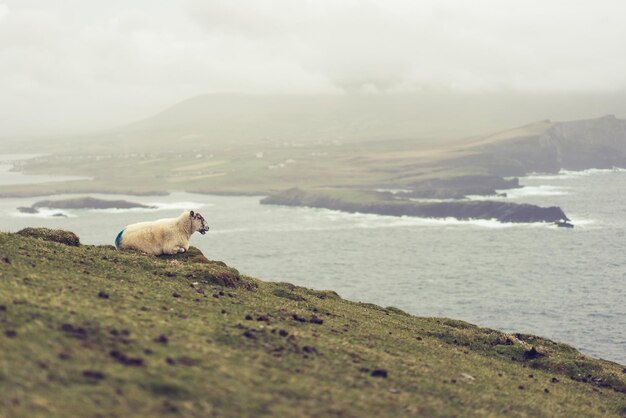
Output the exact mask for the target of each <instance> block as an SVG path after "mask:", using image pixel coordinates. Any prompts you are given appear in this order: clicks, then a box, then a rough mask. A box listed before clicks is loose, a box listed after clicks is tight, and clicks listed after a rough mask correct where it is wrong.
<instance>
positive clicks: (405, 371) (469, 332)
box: [0, 231, 626, 418]
mask: <svg viewBox="0 0 626 418" xmlns="http://www.w3.org/2000/svg"><path fill="white" fill-rule="evenodd" d="M39 235H41V234H40V233H39V232H37V231H34V233H33V234H31V236H30V237H26V236H21V235H18V234H5V233H0V394H1V395H0V416H2V417H29V418H30V417H68V416H85V417H87V416H93V417H99V416H118V417H129V416H145V417H156V416H187V417H208V416H216V417H217V416H220V417H247V416H248V417H260V416H267V417H276V416H285V417H318V416H341V417H362V416H378V417H399V416H442V417H443V416H446V417H449V416H464V417H465V416H476V417H485V416H504V415H506V416H518V417H539V416H546V417H554V416H562V417H595V416H623V415H624V414H626V368H624V366H622V365H618V364H615V363H611V362H607V361H602V360H597V359H592V358H590V357H588V356H585V355H582V354H580V353H579V352H577V351H576V350H574V349H573V348H571V347H569V346H566V345H563V344H559V343H555V342H552V341H549V340H546V339H543V338H538V337H533V336H530V335H521V334H514V335H511V334H504V333H501V332H498V331H494V330H489V329H484V328H478V327H476V326H474V325H471V324H468V323H465V322H461V321H455V320H451V319H446V318H418V317H414V316H411V315H408V314H406V313H404V312H402V311H400V310H398V309H395V308H391V307H389V308H383V307H379V306H375V305H371V304H363V303H355V302H350V301H347V300H344V299H341V298H340V297H339V296H338V295H336V294H335V293H334V292H331V291H317V290H310V289H305V288H301V287H296V286H293V285H290V284H286V283H267V282H262V281H260V280H257V279H254V278H250V277H243V276H240V275H239V273H238V272H237V271H236V270H234V269H232V268H229V267H226V266H224V265H223V264H222V263H219V262H213V261H208V260H206V259H205V258H204V257H202V255H201V254H199V253H198V252H196V251H192V252H191V253H189V255H186V256H184V257H179V258H176V259H173V258H155V257H150V256H144V255H139V254H136V253H131V252H120V251H116V250H115V249H114V248H113V247H110V246H104V247H97V246H79V247H74V246H68V245H65V244H61V243H56V242H50V241H44V240H42V239H38V238H36V237H37V236H39ZM32 236H35V237H32ZM43 236H44V237H47V238H48V239H57V240H61V241H64V240H65V235H64V234H59V233H56V234H50V233H47V234H43ZM309 274H310V275H311V276H314V275H315V271H310V272H309Z"/></svg>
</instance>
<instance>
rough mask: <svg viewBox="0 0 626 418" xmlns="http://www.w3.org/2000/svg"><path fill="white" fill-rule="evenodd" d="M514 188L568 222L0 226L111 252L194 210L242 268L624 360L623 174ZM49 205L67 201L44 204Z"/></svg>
mask: <svg viewBox="0 0 626 418" xmlns="http://www.w3.org/2000/svg"><path fill="white" fill-rule="evenodd" d="M3 174H4V173H3V172H1V171H0V179H1V177H2V176H3ZM0 181H1V180H0ZM521 182H522V184H523V185H524V186H525V187H524V188H522V189H519V190H515V191H509V192H508V197H507V198H506V199H509V200H511V201H515V202H528V203H535V204H540V205H558V206H561V207H562V208H563V210H564V211H565V212H566V214H567V215H568V216H569V217H570V218H572V220H573V222H574V223H575V224H576V228H574V229H564V228H557V227H555V226H550V225H545V224H526V225H524V224H519V225H517V224H501V223H498V222H495V221H457V220H451V219H450V220H433V219H419V218H405V217H403V218H396V217H387V216H378V215H365V214H347V213H341V212H337V211H330V210H324V209H311V208H291V207H280V206H262V205H260V204H259V203H258V202H259V199H260V197H225V196H210V195H197V194H187V193H174V194H171V195H169V196H157V197H145V196H143V197H134V196H122V195H97V194H95V195H92V196H95V197H101V198H105V199H113V198H115V199H117V198H122V199H127V200H131V201H136V202H140V203H146V204H153V205H156V206H157V209H130V210H105V211H103V210H71V211H58V210H52V211H46V212H42V213H40V214H37V215H27V214H22V213H19V212H18V211H17V210H16V208H17V207H18V206H29V205H31V204H32V203H34V202H36V201H38V200H42V199H44V197H38V198H24V199H0V230H3V231H16V230H19V229H20V228H23V227H26V226H46V227H52V228H65V229H69V230H72V231H75V232H76V233H77V234H78V235H79V236H80V237H81V240H82V242H83V243H88V244H112V243H113V240H114V238H115V236H116V235H117V233H118V232H119V231H120V230H121V229H122V228H123V227H124V226H125V225H126V224H129V223H133V222H138V221H144V220H152V219H158V218H162V217H171V216H176V215H178V214H179V213H180V212H181V211H182V210H183V209H195V210H198V211H199V212H201V213H202V214H203V215H204V216H205V218H206V219H207V220H208V222H209V224H210V226H211V230H210V231H209V233H208V234H207V235H204V236H202V235H199V234H196V235H195V236H194V237H193V239H192V245H196V246H198V247H199V248H200V249H201V250H202V251H203V252H204V253H205V254H206V255H207V256H208V257H209V258H212V259H219V260H223V261H225V262H226V263H228V264H229V265H232V266H233V267H236V268H237V269H239V270H240V271H241V272H243V273H246V274H249V275H253V276H255V277H259V278H263V279H265V280H276V281H288V282H292V283H294V284H298V285H303V286H307V287H312V288H316V289H332V290H335V291H337V292H338V293H339V294H340V295H341V296H343V297H345V298H348V299H352V300H357V301H366V302H373V303H377V304H380V305H383V306H396V307H398V308H401V309H403V310H406V311H407V312H410V313H412V314H415V315H422V316H446V317H452V318H456V319H462V320H466V321H468V322H472V323H475V324H477V325H481V326H486V327H491V328H496V329H500V330H504V331H511V332H513V331H514V332H525V333H532V334H537V335H541V336H544V337H547V338H550V339H554V340H557V341H562V342H565V343H568V344H571V345H573V346H575V347H577V348H578V349H580V350H581V351H583V352H585V353H588V354H590V355H593V356H597V357H602V358H605V359H608V360H613V361H617V362H620V363H622V364H626V195H625V194H624V190H626V172H624V171H610V170H605V171H602V170H589V171H586V172H580V173H571V172H563V173H561V174H559V175H535V176H530V177H527V178H524V179H522V180H521ZM62 197H68V196H55V198H62ZM46 198H47V197H46ZM56 213H61V214H63V215H65V216H66V217H55V216H53V215H54V214H56Z"/></svg>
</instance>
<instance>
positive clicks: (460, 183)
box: [396, 175, 521, 199]
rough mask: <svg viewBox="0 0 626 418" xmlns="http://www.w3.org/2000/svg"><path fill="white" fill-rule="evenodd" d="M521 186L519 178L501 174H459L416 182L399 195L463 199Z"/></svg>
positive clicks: (495, 193) (494, 193)
mask: <svg viewBox="0 0 626 418" xmlns="http://www.w3.org/2000/svg"><path fill="white" fill-rule="evenodd" d="M519 187H521V186H520V184H519V179H517V178H513V179H509V180H507V179H504V178H502V177H500V176H488V175H484V176H480V175H474V176H459V177H451V178H435V179H429V180H424V181H419V182H415V183H413V184H409V185H408V186H406V188H407V189H409V190H411V191H410V192H400V193H397V194H396V195H397V196H399V197H411V198H420V199H463V198H465V197H466V196H468V195H479V196H494V195H497V194H498V192H497V191H498V190H502V189H515V188H519Z"/></svg>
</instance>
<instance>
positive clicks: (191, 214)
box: [189, 210, 195, 218]
mask: <svg viewBox="0 0 626 418" xmlns="http://www.w3.org/2000/svg"><path fill="white" fill-rule="evenodd" d="M193 215H195V213H193V210H191V211H189V216H191V217H192V218H193Z"/></svg>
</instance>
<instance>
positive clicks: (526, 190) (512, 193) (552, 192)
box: [496, 184, 569, 199]
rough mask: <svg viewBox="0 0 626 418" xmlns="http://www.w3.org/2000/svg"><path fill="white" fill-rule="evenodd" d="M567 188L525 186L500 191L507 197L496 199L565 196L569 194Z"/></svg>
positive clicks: (545, 185) (499, 191)
mask: <svg viewBox="0 0 626 418" xmlns="http://www.w3.org/2000/svg"><path fill="white" fill-rule="evenodd" d="M567 189H568V188H567V187H561V186H552V185H547V184H544V185H541V186H524V187H520V188H519V189H507V190H498V193H504V194H506V196H497V197H496V199H520V198H525V197H532V196H563V195H566V194H569V191H568V190H567Z"/></svg>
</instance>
